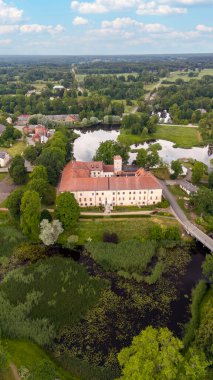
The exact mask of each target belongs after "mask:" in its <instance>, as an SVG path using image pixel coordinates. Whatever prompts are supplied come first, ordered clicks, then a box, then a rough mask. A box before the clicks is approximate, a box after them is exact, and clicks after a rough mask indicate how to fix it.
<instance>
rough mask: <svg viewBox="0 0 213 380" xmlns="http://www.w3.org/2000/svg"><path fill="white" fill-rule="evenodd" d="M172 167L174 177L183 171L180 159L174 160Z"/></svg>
mask: <svg viewBox="0 0 213 380" xmlns="http://www.w3.org/2000/svg"><path fill="white" fill-rule="evenodd" d="M171 169H172V170H173V172H174V173H173V174H172V177H173V178H177V177H178V176H179V175H181V174H182V173H183V168H182V165H181V163H180V161H179V160H176V161H172V163H171Z"/></svg>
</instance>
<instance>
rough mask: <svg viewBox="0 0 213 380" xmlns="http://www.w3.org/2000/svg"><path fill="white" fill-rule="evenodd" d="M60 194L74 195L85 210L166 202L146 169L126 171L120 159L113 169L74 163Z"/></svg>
mask: <svg viewBox="0 0 213 380" xmlns="http://www.w3.org/2000/svg"><path fill="white" fill-rule="evenodd" d="M58 191H59V193H63V192H66V191H68V192H71V193H73V194H74V196H75V198H76V200H77V202H78V203H79V205H80V206H81V207H90V206H95V207H99V206H107V205H109V206H111V207H113V206H123V205H124V206H132V205H137V206H147V205H154V204H157V203H159V202H161V201H162V186H161V184H160V183H159V182H158V180H157V178H155V176H154V175H153V174H152V173H150V172H146V171H145V170H144V169H142V168H140V169H138V168H134V167H128V166H127V167H125V166H124V165H123V163H122V158H121V157H120V156H115V157H114V164H113V165H105V164H104V163H103V162H101V161H98V162H93V161H92V162H80V161H71V162H69V163H68V164H67V165H66V167H65V168H64V170H63V173H62V177H61V181H60V184H59V188H58Z"/></svg>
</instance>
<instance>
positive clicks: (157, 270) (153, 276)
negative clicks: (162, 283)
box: [144, 261, 164, 285]
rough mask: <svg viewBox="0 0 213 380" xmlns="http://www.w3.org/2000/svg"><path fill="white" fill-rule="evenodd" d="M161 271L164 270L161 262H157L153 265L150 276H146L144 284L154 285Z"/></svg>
mask: <svg viewBox="0 0 213 380" xmlns="http://www.w3.org/2000/svg"><path fill="white" fill-rule="evenodd" d="M163 270H164V264H163V263H162V262H161V261H159V262H158V263H157V264H156V265H155V267H154V269H153V270H152V273H151V274H150V276H147V277H145V278H144V280H145V282H146V283H147V284H149V285H152V284H155V283H156V282H157V280H158V279H159V278H160V277H161V275H162V273H163Z"/></svg>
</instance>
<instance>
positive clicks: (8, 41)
mask: <svg viewBox="0 0 213 380" xmlns="http://www.w3.org/2000/svg"><path fill="white" fill-rule="evenodd" d="M11 42H12V40H10V39H7V40H0V46H6V45H10V44H11Z"/></svg>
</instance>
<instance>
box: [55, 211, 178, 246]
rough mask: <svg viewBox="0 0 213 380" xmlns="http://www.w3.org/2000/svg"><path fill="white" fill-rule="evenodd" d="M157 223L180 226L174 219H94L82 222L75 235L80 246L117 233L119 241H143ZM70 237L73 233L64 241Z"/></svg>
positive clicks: (163, 225)
mask: <svg viewBox="0 0 213 380" xmlns="http://www.w3.org/2000/svg"><path fill="white" fill-rule="evenodd" d="M155 223H157V224H160V225H161V226H162V227H169V226H179V224H178V223H177V222H176V220H174V219H164V218H158V217H152V218H131V219H130V218H127V219H122V217H121V218H118V219H116V220H114V219H110V218H107V217H106V218H104V219H98V218H94V219H93V220H88V221H87V220H81V221H80V223H79V228H78V229H76V231H75V233H76V234H77V235H78V236H79V244H84V243H85V242H87V241H89V240H90V239H92V241H96V242H98V241H102V237H103V233H104V232H110V233H116V234H117V235H118V238H119V241H124V240H129V239H130V238H131V239H143V238H144V237H147V236H148V234H149V231H150V230H151V228H152V227H153V225H154V224H155ZM69 235H71V233H66V234H64V236H63V239H65V238H66V237H68V236H69Z"/></svg>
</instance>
